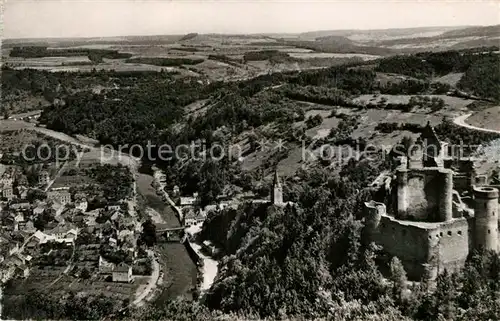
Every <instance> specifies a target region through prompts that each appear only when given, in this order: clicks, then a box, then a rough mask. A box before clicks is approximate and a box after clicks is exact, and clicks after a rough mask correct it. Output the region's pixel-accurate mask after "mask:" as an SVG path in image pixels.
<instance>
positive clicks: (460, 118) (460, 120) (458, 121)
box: [453, 114, 500, 135]
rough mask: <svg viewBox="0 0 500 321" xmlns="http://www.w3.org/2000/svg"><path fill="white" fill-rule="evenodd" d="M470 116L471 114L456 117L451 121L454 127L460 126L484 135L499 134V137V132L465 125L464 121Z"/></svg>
mask: <svg viewBox="0 0 500 321" xmlns="http://www.w3.org/2000/svg"><path fill="white" fill-rule="evenodd" d="M470 116H472V114H466V115H462V116H458V117H457V118H455V119H454V120H453V122H454V123H455V125H458V126H462V127H465V128H469V129H472V130H477V131H481V132H485V133H494V134H499V135H500V131H499V130H494V129H487V128H481V127H476V126H472V125H469V124H467V123H466V122H465V121H466V120H467V118H469V117H470Z"/></svg>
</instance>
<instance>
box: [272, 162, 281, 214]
mask: <svg viewBox="0 0 500 321" xmlns="http://www.w3.org/2000/svg"><path fill="white" fill-rule="evenodd" d="M271 203H273V204H274V205H277V206H283V205H284V203H283V187H282V186H281V181H280V177H279V175H278V169H277V168H276V169H275V170H274V180H273V191H272V193H271Z"/></svg>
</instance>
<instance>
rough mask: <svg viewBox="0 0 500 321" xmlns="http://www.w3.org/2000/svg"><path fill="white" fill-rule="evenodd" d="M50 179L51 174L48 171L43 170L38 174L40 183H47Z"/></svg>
mask: <svg viewBox="0 0 500 321" xmlns="http://www.w3.org/2000/svg"><path fill="white" fill-rule="evenodd" d="M49 181H50V175H49V173H48V172H47V171H42V172H41V173H40V175H38V184H40V185H47V184H48V183H49Z"/></svg>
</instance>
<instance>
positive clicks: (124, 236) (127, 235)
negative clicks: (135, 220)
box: [118, 230, 134, 242]
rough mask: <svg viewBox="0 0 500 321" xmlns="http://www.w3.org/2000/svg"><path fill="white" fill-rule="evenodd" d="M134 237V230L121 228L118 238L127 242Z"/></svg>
mask: <svg viewBox="0 0 500 321" xmlns="http://www.w3.org/2000/svg"><path fill="white" fill-rule="evenodd" d="M131 239H134V232H133V231H131V230H121V231H119V232H118V240H119V241H121V242H126V241H128V240H131Z"/></svg>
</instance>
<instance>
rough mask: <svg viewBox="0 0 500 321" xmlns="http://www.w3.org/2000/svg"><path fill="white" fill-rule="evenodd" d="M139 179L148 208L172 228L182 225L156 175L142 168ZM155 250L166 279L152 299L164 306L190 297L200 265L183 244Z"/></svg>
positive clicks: (173, 244)
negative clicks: (159, 191) (161, 193)
mask: <svg viewBox="0 0 500 321" xmlns="http://www.w3.org/2000/svg"><path fill="white" fill-rule="evenodd" d="M136 180H137V190H138V193H139V194H141V196H142V197H143V199H144V203H145V204H144V205H145V206H146V208H150V209H151V210H154V211H155V212H156V213H158V215H159V216H160V217H161V219H162V220H163V222H165V224H167V225H168V226H169V227H180V226H181V223H180V221H179V219H178V217H177V215H176V213H175V212H174V211H173V210H172V208H171V207H170V206H169V205H168V204H166V203H165V202H164V201H163V200H162V199H161V197H160V196H158V195H157V194H156V190H155V188H154V187H153V182H154V178H153V176H152V175H151V174H149V173H147V171H143V170H141V171H140V172H139V173H138V174H137V175H136ZM155 252H156V253H157V254H158V262H159V264H160V266H161V271H162V272H163V278H160V280H159V282H158V283H159V284H161V286H160V287H159V290H160V293H159V294H158V295H157V296H156V298H155V299H154V300H153V302H154V304H155V305H158V306H161V305H163V304H165V302H167V301H169V300H172V299H175V298H176V297H178V296H184V297H186V298H188V299H191V298H192V289H193V287H194V286H196V278H197V267H196V264H195V263H194V262H193V260H192V258H191V257H190V255H189V253H188V250H187V249H186V247H185V246H184V244H181V243H161V244H158V245H157V247H156V248H155Z"/></svg>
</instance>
